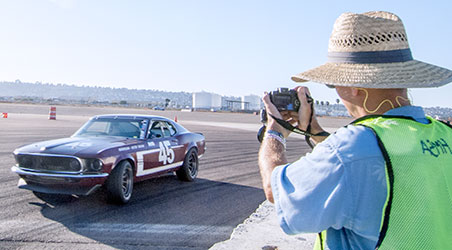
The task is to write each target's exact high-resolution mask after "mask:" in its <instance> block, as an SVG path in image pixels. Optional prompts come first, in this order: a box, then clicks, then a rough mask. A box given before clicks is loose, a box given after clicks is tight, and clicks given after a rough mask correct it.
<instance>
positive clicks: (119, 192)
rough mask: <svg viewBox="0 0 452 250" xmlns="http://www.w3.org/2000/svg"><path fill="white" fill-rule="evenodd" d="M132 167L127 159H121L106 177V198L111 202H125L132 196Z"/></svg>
mask: <svg viewBox="0 0 452 250" xmlns="http://www.w3.org/2000/svg"><path fill="white" fill-rule="evenodd" d="M132 190H133V169H132V165H130V162H128V161H122V162H121V163H119V165H118V166H116V167H115V168H114V169H113V171H112V172H111V174H110V176H109V177H108V179H107V183H106V191H107V199H108V201H109V202H111V203H119V204H125V203H127V202H129V200H130V198H131V197H132Z"/></svg>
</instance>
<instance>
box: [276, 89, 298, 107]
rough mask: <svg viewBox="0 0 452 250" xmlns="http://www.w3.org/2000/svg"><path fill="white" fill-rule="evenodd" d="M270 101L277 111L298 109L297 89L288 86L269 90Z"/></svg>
mask: <svg viewBox="0 0 452 250" xmlns="http://www.w3.org/2000/svg"><path fill="white" fill-rule="evenodd" d="M269 96H270V101H271V102H272V103H273V104H274V105H275V106H276V108H277V109H278V110H279V111H295V112H298V110H299V109H300V100H298V96H297V91H295V90H294V89H288V88H278V89H277V90H275V91H271V92H270V94H269Z"/></svg>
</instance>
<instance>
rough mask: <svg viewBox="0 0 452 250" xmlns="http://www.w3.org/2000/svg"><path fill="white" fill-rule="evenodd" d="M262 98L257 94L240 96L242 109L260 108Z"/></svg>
mask: <svg viewBox="0 0 452 250" xmlns="http://www.w3.org/2000/svg"><path fill="white" fill-rule="evenodd" d="M261 107H262V100H261V97H260V96H257V95H247V96H242V110H260V109H261Z"/></svg>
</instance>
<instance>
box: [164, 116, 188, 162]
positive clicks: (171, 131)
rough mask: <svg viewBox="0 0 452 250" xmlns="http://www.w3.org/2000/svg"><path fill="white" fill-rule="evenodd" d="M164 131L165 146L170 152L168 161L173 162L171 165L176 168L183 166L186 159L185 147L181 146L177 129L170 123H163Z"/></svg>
mask: <svg viewBox="0 0 452 250" xmlns="http://www.w3.org/2000/svg"><path fill="white" fill-rule="evenodd" d="M162 125H163V126H162V129H163V135H164V138H165V140H164V142H163V143H164V145H167V146H168V148H169V149H170V151H172V152H169V153H168V157H169V158H168V160H171V162H170V164H173V166H174V167H178V166H181V165H182V164H183V161H184V157H185V145H183V144H181V143H182V142H180V141H179V139H178V137H177V136H176V135H177V130H176V127H175V126H174V125H173V124H171V122H168V121H162ZM172 153H174V158H171V157H172V155H171V154H172Z"/></svg>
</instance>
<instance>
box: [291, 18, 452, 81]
mask: <svg viewBox="0 0 452 250" xmlns="http://www.w3.org/2000/svg"><path fill="white" fill-rule="evenodd" d="M408 48H409V44H408V38H407V35H406V32H405V28H404V26H403V23H402V21H401V20H400V18H399V17H397V16H396V15H394V14H392V13H389V12H383V11H374V12H366V13H364V14H354V13H344V14H342V15H341V16H340V17H339V18H338V19H337V20H336V22H335V24H334V27H333V32H332V34H331V37H330V41H329V44H328V52H367V51H391V50H400V49H408ZM292 80H294V81H296V82H305V81H313V82H319V83H325V84H330V85H335V86H354V87H364V88H425V87H439V86H442V85H444V84H447V83H449V82H451V81H452V71H450V70H448V69H445V68H441V67H438V66H435V65H432V64H428V63H424V62H421V61H417V60H410V61H407V62H398V63H373V64H358V63H331V62H330V63H326V64H324V65H321V66H319V67H317V68H314V69H311V70H309V71H306V72H303V73H300V74H297V75H294V76H292Z"/></svg>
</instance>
